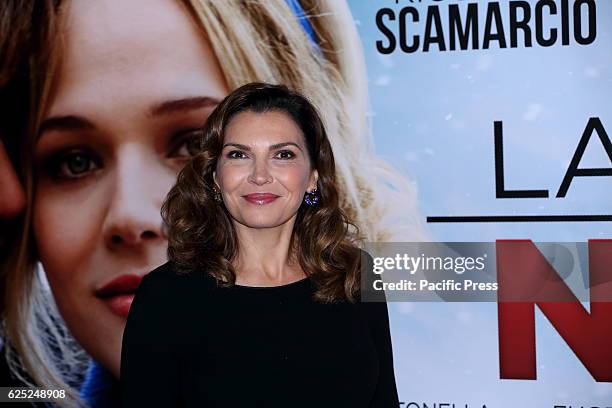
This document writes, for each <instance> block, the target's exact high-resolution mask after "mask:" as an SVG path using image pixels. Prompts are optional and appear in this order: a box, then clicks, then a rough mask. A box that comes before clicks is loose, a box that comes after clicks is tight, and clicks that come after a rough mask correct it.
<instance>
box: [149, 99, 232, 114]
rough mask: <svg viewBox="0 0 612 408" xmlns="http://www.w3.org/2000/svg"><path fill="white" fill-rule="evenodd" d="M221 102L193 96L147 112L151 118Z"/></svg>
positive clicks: (167, 103)
mask: <svg viewBox="0 0 612 408" xmlns="http://www.w3.org/2000/svg"><path fill="white" fill-rule="evenodd" d="M220 102H221V101H220V100H219V99H217V98H213V97H210V96H195V97H190V98H181V99H173V100H169V101H164V102H161V103H159V104H157V105H154V106H153V107H152V108H151V110H150V111H149V115H151V116H160V115H168V114H170V113H175V112H183V111H190V110H195V109H201V108H207V107H210V106H216V105H218V104H219V103H220Z"/></svg>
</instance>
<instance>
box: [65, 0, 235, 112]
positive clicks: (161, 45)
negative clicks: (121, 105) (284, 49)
mask: <svg viewBox="0 0 612 408" xmlns="http://www.w3.org/2000/svg"><path fill="white" fill-rule="evenodd" d="M62 43H63V47H64V48H63V51H62V60H61V63H60V67H59V72H58V77H57V82H56V87H55V89H56V92H55V97H54V98H53V101H54V102H56V104H59V105H60V106H59V108H67V107H70V108H72V107H74V106H81V105H83V104H85V105H87V104H88V103H96V101H109V100H113V101H116V100H119V101H121V100H125V99H126V98H128V99H129V98H135V97H139V96H140V97H142V98H143V99H145V100H146V102H147V104H150V103H151V100H150V99H156V100H163V99H165V98H167V96H169V95H173V94H176V95H193V94H198V95H200V94H202V93H205V94H208V95H207V96H211V97H215V98H222V97H223V96H224V95H225V93H226V89H225V85H224V79H223V75H222V73H221V70H220V67H219V64H218V62H217V60H216V57H215V55H214V53H213V52H212V49H211V47H210V44H209V43H208V40H207V38H206V36H205V35H204V34H203V31H201V30H199V29H198V28H197V25H196V24H195V22H194V21H193V19H192V17H191V16H190V14H189V13H188V12H187V10H185V9H184V8H183V6H182V5H181V4H180V2H178V1H174V0H128V1H125V0H96V1H90V0H73V1H71V2H70V4H69V7H68V9H67V13H66V16H65V24H64V35H63V40H62ZM143 102H145V101H143ZM56 108H58V107H57V106H56Z"/></svg>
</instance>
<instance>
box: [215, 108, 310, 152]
mask: <svg viewBox="0 0 612 408" xmlns="http://www.w3.org/2000/svg"><path fill="white" fill-rule="evenodd" d="M281 142H294V143H296V144H298V145H300V146H304V142H305V141H304V136H303V134H302V130H301V129H300V127H299V125H298V124H297V123H296V122H295V121H294V120H293V118H292V117H291V116H290V115H289V114H288V113H286V112H282V111H277V110H274V111H268V112H262V113H257V112H252V111H245V112H241V113H238V114H237V115H236V116H234V117H233V118H232V119H231V120H230V122H229V124H228V125H227V128H226V131H225V138H224V143H240V144H245V145H248V146H254V147H256V146H262V147H268V146H269V145H272V144H277V143H281Z"/></svg>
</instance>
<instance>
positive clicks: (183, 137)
mask: <svg viewBox="0 0 612 408" xmlns="http://www.w3.org/2000/svg"><path fill="white" fill-rule="evenodd" d="M175 140H176V142H175V143H174V147H173V148H172V150H171V151H170V155H169V156H170V157H193V156H195V155H196V154H198V153H199V152H200V150H201V145H200V141H201V140H202V131H201V130H190V131H186V132H180V133H179V134H178V136H176V137H175Z"/></svg>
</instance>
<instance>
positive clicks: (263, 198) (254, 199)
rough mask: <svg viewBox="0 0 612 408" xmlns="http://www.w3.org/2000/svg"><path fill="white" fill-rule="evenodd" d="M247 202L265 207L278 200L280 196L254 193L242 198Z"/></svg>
mask: <svg viewBox="0 0 612 408" xmlns="http://www.w3.org/2000/svg"><path fill="white" fill-rule="evenodd" d="M242 197H243V198H244V199H245V200H247V201H248V202H250V203H252V204H257V205H264V204H268V203H271V202H272V201H274V200H276V199H277V198H278V197H279V196H277V195H276V194H272V193H252V194H247V195H243V196H242Z"/></svg>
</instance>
